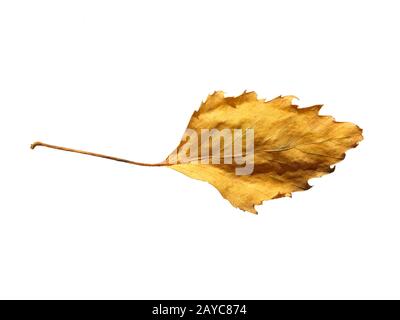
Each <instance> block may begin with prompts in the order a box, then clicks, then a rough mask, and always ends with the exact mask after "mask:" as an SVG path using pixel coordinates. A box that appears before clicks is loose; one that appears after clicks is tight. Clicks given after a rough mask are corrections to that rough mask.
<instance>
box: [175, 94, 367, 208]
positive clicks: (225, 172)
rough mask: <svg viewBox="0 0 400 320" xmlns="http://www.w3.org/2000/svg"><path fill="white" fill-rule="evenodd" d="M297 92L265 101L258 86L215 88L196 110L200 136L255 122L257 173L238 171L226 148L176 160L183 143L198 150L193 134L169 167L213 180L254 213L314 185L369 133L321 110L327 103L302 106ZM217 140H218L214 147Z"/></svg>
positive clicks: (193, 123) (194, 129)
mask: <svg viewBox="0 0 400 320" xmlns="http://www.w3.org/2000/svg"><path fill="white" fill-rule="evenodd" d="M294 98H295V97H294V96H283V97H282V96H280V97H277V98H275V99H273V100H271V101H265V100H263V99H257V95H256V93H254V92H244V93H243V94H242V95H240V96H238V97H224V93H223V92H215V93H214V94H212V95H210V96H208V98H207V100H206V101H205V102H203V103H202V104H201V106H200V109H199V110H198V111H196V112H194V114H193V115H192V117H191V119H190V122H189V125H188V129H190V130H191V131H192V132H195V133H197V134H198V135H199V136H200V135H201V130H204V129H210V130H212V129H218V130H223V129H229V130H235V129H242V130H246V129H248V128H252V129H253V130H254V158H253V160H252V161H254V163H253V166H254V169H253V171H252V173H251V174H249V175H237V174H236V171H235V170H236V168H237V165H236V164H235V163H231V164H230V163H224V161H223V160H226V159H224V157H225V154H222V153H223V150H221V154H220V157H221V159H220V160H221V161H219V162H220V163H202V160H204V158H202V157H196V158H190V157H189V158H188V159H187V160H186V161H183V162H182V161H180V162H177V163H176V160H177V156H176V155H177V153H178V152H179V151H180V149H181V148H182V147H183V146H184V147H185V148H188V147H193V148H194V149H193V150H195V149H196V148H197V149H198V150H200V148H201V146H200V147H199V146H198V145H196V146H194V145H193V146H188V145H187V144H188V142H187V140H182V141H181V143H180V144H179V146H178V148H177V149H176V150H174V152H172V153H171V155H170V156H169V157H168V158H167V161H169V162H170V163H171V165H169V166H168V167H169V168H171V169H174V170H176V171H179V172H181V173H183V174H185V175H187V176H189V177H191V178H194V179H198V180H202V181H207V182H209V183H210V184H212V185H213V186H214V187H215V188H217V189H218V191H219V192H220V193H221V195H222V196H223V197H224V198H225V199H227V200H228V201H229V202H230V203H231V204H232V205H233V206H234V207H237V208H240V209H241V210H245V211H249V212H252V213H257V212H256V210H255V208H254V206H255V205H260V204H261V203H262V202H263V201H265V200H270V199H275V198H280V197H284V196H291V193H292V192H294V191H303V190H307V189H309V188H310V185H309V184H308V180H309V179H311V178H315V177H321V176H323V175H325V174H328V173H331V172H332V171H333V170H334V168H333V167H332V165H334V164H335V163H337V162H339V161H341V160H343V159H344V157H345V152H346V151H347V150H348V149H350V148H354V147H356V146H357V145H358V143H359V142H360V141H361V140H362V139H363V137H362V129H360V128H359V127H358V126H356V125H354V124H352V123H349V122H336V121H335V120H334V118H333V117H331V116H321V115H319V114H318V113H319V110H320V108H321V107H322V106H321V105H315V106H311V107H308V108H298V106H296V105H293V104H292V100H293V99H294ZM243 138H245V136H244V137H243ZM202 143H203V142H202ZM213 143H214V140H212V141H211V145H210V148H212V147H213V146H212V144H213ZM189 144H190V142H189ZM213 156H214V155H213ZM231 157H235V155H231ZM171 159H172V160H171ZM174 161H175V163H174Z"/></svg>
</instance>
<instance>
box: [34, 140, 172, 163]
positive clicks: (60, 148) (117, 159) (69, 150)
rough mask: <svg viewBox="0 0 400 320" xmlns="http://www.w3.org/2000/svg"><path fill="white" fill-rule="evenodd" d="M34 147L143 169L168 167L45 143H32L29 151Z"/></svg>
mask: <svg viewBox="0 0 400 320" xmlns="http://www.w3.org/2000/svg"><path fill="white" fill-rule="evenodd" d="M36 147H46V148H51V149H57V150H62V151H68V152H75V153H80V154H86V155H88V156H93V157H98V158H104V159H109V160H114V161H119V162H125V163H129V164H134V165H137V166H144V167H163V166H169V165H170V164H169V163H167V162H160V163H143V162H137V161H131V160H126V159H122V158H117V157H112V156H107V155H104V154H100V153H94V152H88V151H82V150H77V149H71V148H65V147H59V146H55V145H51V144H47V143H43V142H34V143H32V144H31V149H35V148H36Z"/></svg>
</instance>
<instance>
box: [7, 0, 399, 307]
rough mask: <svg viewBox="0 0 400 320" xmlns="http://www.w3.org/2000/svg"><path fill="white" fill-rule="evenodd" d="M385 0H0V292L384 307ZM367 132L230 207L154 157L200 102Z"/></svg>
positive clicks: (392, 106) (164, 151)
mask: <svg viewBox="0 0 400 320" xmlns="http://www.w3.org/2000/svg"><path fill="white" fill-rule="evenodd" d="M399 21H400V20H399V7H398V1H337V0H335V1H282V0H280V1H196V2H195V1H173V0H169V1H136V2H134V1H1V2H0V108H1V114H0V139H1V151H0V153H1V155H0V162H1V166H0V189H1V190H0V298H38V299H42V298H53V299H58V298H77V299H81V298H93V299H96V298H122V299H133V298H143V299H146V298H170V299H174V298H186V299H191V298H210V299H212V298H226V299H230V298H257V299H258V298H260V299H268V298H273V299H280V298H289V299H291V298H304V299H311V298H320V299H327V298H334V299H336V298H344V299H348V298H400V272H399V270H400V257H399V245H400V231H399V230H400V216H399V214H400V210H399V209H400V208H399V200H398V199H399V195H398V194H399V181H400V180H399V178H400V177H399V169H398V168H399V163H398V161H399V152H398V128H399V116H400V106H399V102H398V101H399V99H398V93H399V72H400V68H399V56H400V52H399V51H400V50H399V40H398V39H399V37H398V30H400V22H399ZM245 89H247V90H254V91H256V92H257V93H258V94H259V96H261V97H264V98H274V97H275V96H277V95H280V94H284V95H285V94H294V95H296V96H298V97H299V98H300V101H299V102H298V103H299V104H300V105H301V106H308V105H311V104H318V103H324V104H325V107H324V108H323V109H322V111H321V112H322V113H323V114H332V115H334V116H335V118H336V119H337V120H339V121H352V122H354V123H357V124H358V125H359V126H361V127H362V128H363V129H364V136H365V140H364V141H363V142H362V143H361V144H360V146H359V147H358V148H356V149H354V150H350V151H349V152H348V154H347V157H346V159H345V161H343V162H342V163H339V164H338V165H337V168H336V171H335V172H334V173H333V174H331V175H329V176H325V177H323V178H321V179H314V180H312V181H311V184H313V185H314V188H312V189H311V190H309V191H307V192H302V193H295V194H294V195H293V198H292V199H289V198H285V199H279V200H274V201H269V202H266V203H264V205H263V206H260V207H258V211H259V215H258V216H256V215H252V214H249V213H244V212H242V211H240V210H238V209H235V208H233V207H232V206H231V205H230V204H229V203H228V202H227V201H226V200H224V199H223V198H222V197H221V196H220V194H219V193H218V191H217V190H216V189H214V188H213V187H212V186H210V185H208V184H207V183H204V182H200V181H197V180H192V179H190V178H188V177H186V176H184V175H182V174H180V173H178V172H175V171H173V170H169V169H167V168H144V167H135V166H131V165H127V164H122V163H117V162H113V161H108V160H103V159H98V158H91V157H87V156H82V155H76V154H70V153H66V152H60V151H55V150H49V149H44V148H38V149H36V150H35V151H32V150H30V149H29V145H30V143H32V142H33V141H35V140H41V141H43V142H47V143H53V144H58V145H63V146H67V147H73V148H81V149H86V150H90V151H95V152H101V153H106V154H110V155H115V156H121V157H125V158H128V159H132V160H137V161H144V162H158V161H160V160H163V159H164V158H165V157H166V156H167V155H168V154H169V153H170V152H171V151H172V150H173V149H174V148H175V147H176V145H177V143H178V142H179V139H180V137H181V135H182V133H183V131H184V129H185V128H186V125H187V122H188V120H189V118H190V116H191V114H192V112H193V111H194V110H195V109H197V108H198V106H199V105H200V102H201V101H202V100H203V99H205V98H206V97H207V95H208V94H209V93H211V92H213V91H214V90H224V91H225V92H226V93H227V94H228V95H237V94H240V93H241V92H242V91H243V90H245Z"/></svg>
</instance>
